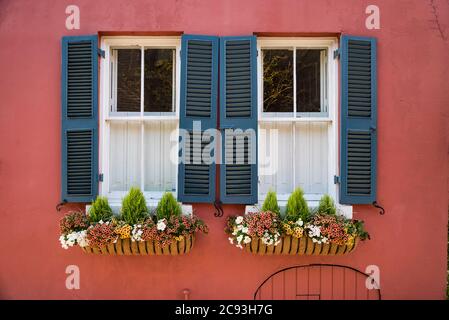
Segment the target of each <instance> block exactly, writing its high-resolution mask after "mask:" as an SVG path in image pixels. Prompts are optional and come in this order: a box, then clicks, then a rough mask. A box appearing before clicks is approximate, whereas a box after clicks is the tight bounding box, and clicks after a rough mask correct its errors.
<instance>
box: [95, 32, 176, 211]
mask: <svg viewBox="0 0 449 320" xmlns="http://www.w3.org/2000/svg"><path fill="white" fill-rule="evenodd" d="M118 47H123V48H136V49H137V48H140V49H141V50H142V55H141V68H142V69H141V70H142V71H141V75H140V76H141V90H140V94H141V96H140V113H137V115H132V116H121V115H120V114H119V113H116V114H114V113H111V112H110V99H109V97H110V93H111V92H110V81H111V73H110V66H111V55H110V53H111V49H113V48H118ZM145 48H157V49H162V48H171V49H175V54H176V59H175V63H176V64H175V68H176V69H175V78H176V81H175V83H174V87H175V88H174V89H175V105H174V106H175V112H174V113H171V114H166V113H164V114H161V113H159V112H155V113H148V112H144V89H143V86H144V82H143V79H144V76H145V75H144V72H145V69H144V58H145V55H144V51H143V50H144V49H145ZM101 49H102V50H103V51H104V52H105V57H104V58H103V59H101V62H100V101H99V105H100V108H99V135H100V139H99V149H100V155H99V159H100V161H99V170H100V172H101V173H102V174H103V181H101V182H100V183H99V194H100V195H102V196H106V197H108V199H109V202H110V205H111V207H113V208H118V207H120V206H121V200H122V198H123V196H124V195H125V194H126V191H116V192H110V191H109V169H110V167H109V149H110V148H109V146H110V145H109V144H110V123H111V122H117V121H132V122H137V123H140V124H141V152H142V156H141V161H140V162H141V163H140V165H141V168H140V174H141V179H140V183H141V185H140V188H141V190H142V191H143V193H144V196H145V199H146V201H147V205H148V206H149V207H155V206H156V205H157V203H158V201H159V200H160V198H161V197H162V194H163V193H164V192H162V191H161V192H148V191H144V176H145V165H144V161H143V158H144V157H143V154H144V139H145V134H144V126H145V123H148V122H151V121H175V122H176V123H179V107H180V78H181V77H180V73H181V56H180V52H181V38H180V37H156V36H153V37H125V36H117V37H102V38H101ZM178 127H179V126H177V127H176V130H178ZM176 136H178V135H176ZM176 181H178V166H177V165H176ZM176 185H177V182H176ZM172 193H173V195H174V196H175V197H176V196H177V189H176V191H174V192H172Z"/></svg>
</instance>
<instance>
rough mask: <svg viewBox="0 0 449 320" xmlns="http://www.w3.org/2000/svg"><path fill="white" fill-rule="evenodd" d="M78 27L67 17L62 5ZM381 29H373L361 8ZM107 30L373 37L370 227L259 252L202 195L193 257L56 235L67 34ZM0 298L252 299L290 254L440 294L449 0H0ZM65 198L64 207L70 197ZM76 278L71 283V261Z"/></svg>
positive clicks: (408, 290) (393, 286)
mask: <svg viewBox="0 0 449 320" xmlns="http://www.w3.org/2000/svg"><path fill="white" fill-rule="evenodd" d="M69 4H76V5H78V6H79V7H80V9H81V29H80V30H75V31H68V30H67V29H66V28H65V19H66V14H65V8H66V6H67V5H69ZM369 4H376V5H378V6H379V7H380V10H381V29H380V30H367V29H366V28H365V18H366V14H365V8H366V6H367V5H369ZM99 31H183V32H185V33H199V34H216V35H244V34H252V33H253V32H290V33H327V32H330V33H347V34H352V35H367V36H368V35H369V36H375V37H377V38H378V79H379V80H378V88H379V89H378V90H379V91H378V96H379V103H378V134H379V136H378V139H379V143H378V187H377V188H378V189H377V190H378V200H379V202H380V203H381V204H382V205H383V206H384V207H385V209H386V214H385V215H384V216H380V215H379V214H378V210H376V209H375V208H373V207H370V206H356V207H355V208H354V210H355V214H354V216H355V217H356V218H358V219H363V220H365V221H366V225H367V228H368V230H369V231H370V233H371V235H372V240H371V241H368V242H366V243H362V244H361V245H360V247H359V248H358V249H357V250H356V251H355V252H354V253H353V254H351V255H348V256H345V257H340V258H336V257H335V258H329V257H327V258H320V257H312V258H307V257H268V256H262V257H259V256H251V255H249V254H245V253H243V252H241V251H240V250H238V249H236V248H235V247H232V246H230V245H229V243H228V241H227V238H226V236H225V234H224V233H223V228H224V224H225V217H226V216H227V215H230V214H237V213H241V212H242V207H241V206H226V207H225V217H222V218H215V217H214V216H213V212H214V209H213V206H211V205H195V210H196V211H197V213H198V215H199V216H200V217H202V218H203V219H204V220H205V221H206V222H207V223H208V224H209V225H210V229H211V230H210V234H209V235H208V236H202V235H201V236H199V238H198V239H197V240H198V241H197V243H196V247H195V250H193V251H192V253H191V254H189V255H188V256H184V257H176V258H175V257H157V258H149V257H107V256H87V255H85V254H83V253H82V252H81V250H79V249H78V248H75V249H72V250H67V251H66V250H63V249H61V248H60V246H59V243H58V240H57V239H58V220H59V218H60V217H61V215H62V213H58V212H56V210H55V205H56V204H57V203H58V201H59V194H60V171H61V170H60V152H61V150H60V112H61V111H60V76H61V66H60V65H61V45H60V40H61V37H62V36H64V35H77V34H95V33H97V32H99ZM0 42H1V44H2V45H1V49H0V75H1V76H0V96H1V104H0V146H1V148H0V181H1V183H0V200H1V201H0V202H1V207H2V209H1V210H0V211H1V214H0V252H2V254H1V258H0V297H1V298H7V299H13V298H32V299H35V298H55V299H59V298H64V299H75V298H80V299H93V298H131V299H132V298H149V299H159V298H170V299H178V298H182V289H184V288H189V289H190V291H191V298H192V299H200V298H206V299H207V298H224V299H250V298H251V297H252V294H253V292H254V290H255V289H256V288H257V286H258V285H259V283H260V282H261V281H262V280H263V279H265V278H266V276H268V275H269V274H271V273H272V272H274V271H275V270H278V269H279V268H282V267H285V266H290V265H293V264H307V263H337V264H344V265H349V266H352V267H355V268H358V269H361V270H364V269H365V267H366V266H367V265H369V264H376V265H378V266H379V267H380V270H381V287H382V288H381V289H382V295H383V298H386V299H392V298H404V299H408V298H443V297H444V294H445V285H446V245H447V233H446V232H447V227H446V226H447V209H448V120H449V119H448V115H449V114H448V113H449V112H448V110H449V109H448V106H449V93H448V92H449V91H448V87H447V85H448V82H447V75H448V74H449V63H448V60H449V53H448V52H449V2H448V1H445V0H397V1H390V0H375V1H365V0H346V1H337V0H313V1H312V0H310V1H306V0H277V1H275V0H246V1H242V0H229V1H211V0H191V1H181V0H176V1H175V0H154V1H133V2H132V4H131V3H130V2H128V1H112V0H98V1H87V0H76V1H70V2H69V1H50V0H44V1H31V0H29V1H25V0H15V1H8V0H1V1H0ZM64 210H68V208H65V209H64ZM69 264H76V265H78V266H79V267H80V270H81V289H80V290H71V291H69V290H67V289H66V288H65V279H66V274H65V268H66V266H67V265H69Z"/></svg>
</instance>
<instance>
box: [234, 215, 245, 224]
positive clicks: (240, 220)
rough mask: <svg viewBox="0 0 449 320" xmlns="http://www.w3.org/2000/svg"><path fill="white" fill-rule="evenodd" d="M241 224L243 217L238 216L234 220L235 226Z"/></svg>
mask: <svg viewBox="0 0 449 320" xmlns="http://www.w3.org/2000/svg"><path fill="white" fill-rule="evenodd" d="M242 222H243V217H242V216H238V217H237V218H235V223H236V224H241V223H242Z"/></svg>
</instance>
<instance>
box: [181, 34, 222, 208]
mask: <svg viewBox="0 0 449 320" xmlns="http://www.w3.org/2000/svg"><path fill="white" fill-rule="evenodd" d="M218 45H219V42H218V37H212V36H197V35H183V36H182V43H181V97H180V98H181V100H180V102H181V106H180V119H179V129H180V154H179V156H180V158H179V170H178V200H179V201H182V202H213V201H214V199H215V165H216V164H215V161H214V162H213V163H211V162H209V161H204V159H203V158H202V155H203V154H209V155H211V156H215V154H214V150H213V148H212V146H213V145H214V144H215V143H216V141H215V135H214V134H213V131H211V130H210V129H215V128H216V126H217V82H218ZM199 125H200V127H201V128H200V129H199V128H198V127H199Z"/></svg>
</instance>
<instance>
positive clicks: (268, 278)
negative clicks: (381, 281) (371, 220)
mask: <svg viewBox="0 0 449 320" xmlns="http://www.w3.org/2000/svg"><path fill="white" fill-rule="evenodd" d="M310 267H320V268H321V267H331V268H334V267H337V268H342V269H344V270H351V271H353V272H355V274H359V275H362V276H364V277H366V278H368V277H370V275H369V274H366V273H365V272H362V271H360V270H358V269H356V268H353V267H350V266H344V265H339V264H320V263H312V264H305V265H295V266H290V267H286V268H283V269H280V270H278V271H276V272H274V273H272V274H271V275H269V276H268V277H267V278H266V279H265V280H264V281H263V282H262V283H261V284H260V285H259V287H257V289H256V291H255V292H254V297H253V298H254V300H257V296H258V295H259V298H260V293H261V289H262V288H263V286H264V285H265V284H266V283H267V282H268V281H269V280H270V279H273V278H274V277H275V276H276V275H277V274H280V273H283V272H286V271H288V270H291V269H302V268H303V269H305V268H310ZM320 270H321V269H320ZM372 283H373V284H376V282H375V281H374V279H372ZM377 287H378V288H379V286H378V285H377ZM367 290H368V289H367ZM371 290H372V291H373V292H377V296H378V300H382V296H381V292H380V289H371Z"/></svg>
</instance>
